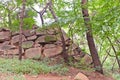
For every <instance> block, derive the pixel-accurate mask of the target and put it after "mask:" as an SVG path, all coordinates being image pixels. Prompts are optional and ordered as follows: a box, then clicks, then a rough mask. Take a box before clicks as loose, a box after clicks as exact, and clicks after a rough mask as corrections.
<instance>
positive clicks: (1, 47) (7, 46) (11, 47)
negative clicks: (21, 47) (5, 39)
mask: <svg viewBox="0 0 120 80" xmlns="http://www.w3.org/2000/svg"><path fill="white" fill-rule="evenodd" d="M15 48H16V46H14V45H1V46H0V49H1V50H10V49H15Z"/></svg>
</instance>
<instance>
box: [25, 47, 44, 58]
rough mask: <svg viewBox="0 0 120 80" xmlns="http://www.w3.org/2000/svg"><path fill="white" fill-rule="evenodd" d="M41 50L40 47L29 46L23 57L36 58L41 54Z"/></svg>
mask: <svg viewBox="0 0 120 80" xmlns="http://www.w3.org/2000/svg"><path fill="white" fill-rule="evenodd" d="M41 50H42V48H41V47H39V48H29V49H27V50H26V51H25V57H26V58H34V59H38V58H40V56H41Z"/></svg>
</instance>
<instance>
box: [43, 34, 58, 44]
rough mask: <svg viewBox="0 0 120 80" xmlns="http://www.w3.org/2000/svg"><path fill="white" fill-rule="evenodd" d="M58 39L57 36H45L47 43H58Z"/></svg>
mask: <svg viewBox="0 0 120 80" xmlns="http://www.w3.org/2000/svg"><path fill="white" fill-rule="evenodd" d="M56 41H57V38H56V36H55V35H46V36H45V42H56Z"/></svg>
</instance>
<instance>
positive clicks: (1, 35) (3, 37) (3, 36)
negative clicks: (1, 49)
mask: <svg viewBox="0 0 120 80" xmlns="http://www.w3.org/2000/svg"><path fill="white" fill-rule="evenodd" d="M10 37H11V33H10V31H1V32H0V42H4V41H8V40H10Z"/></svg>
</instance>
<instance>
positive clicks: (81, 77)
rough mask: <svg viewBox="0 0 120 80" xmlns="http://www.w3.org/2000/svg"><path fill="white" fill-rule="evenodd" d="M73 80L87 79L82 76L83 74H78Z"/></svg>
mask: <svg viewBox="0 0 120 80" xmlns="http://www.w3.org/2000/svg"><path fill="white" fill-rule="evenodd" d="M74 80H89V79H88V77H87V76H86V75H84V74H83V73H80V72H79V73H78V74H77V75H76V76H75V77H74Z"/></svg>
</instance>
